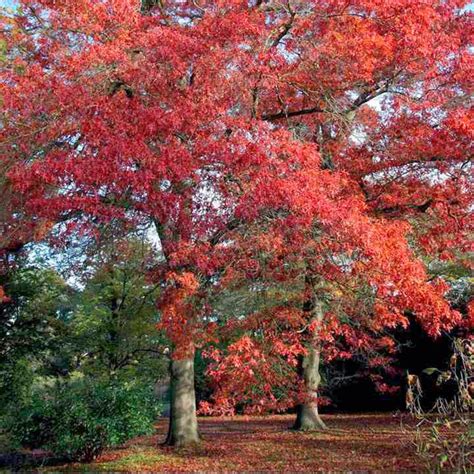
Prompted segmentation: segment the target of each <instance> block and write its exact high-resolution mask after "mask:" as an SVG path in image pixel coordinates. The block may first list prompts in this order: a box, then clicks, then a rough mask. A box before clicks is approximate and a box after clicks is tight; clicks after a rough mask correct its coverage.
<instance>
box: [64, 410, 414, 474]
mask: <svg viewBox="0 0 474 474" xmlns="http://www.w3.org/2000/svg"><path fill="white" fill-rule="evenodd" d="M324 420H325V421H326V422H327V425H328V426H329V427H330V430H329V431H327V432H324V433H296V432H293V431H291V430H288V427H289V426H291V421H292V417H291V416H286V415H285V416H271V417H258V418H255V417H252V418H247V417H237V418H233V419H226V418H201V419H200V420H199V421H200V427H201V433H202V436H203V443H202V445H201V446H199V447H197V448H193V449H183V450H175V449H172V448H167V447H163V446H159V443H160V442H161V441H163V440H164V438H165V435H166V420H163V421H161V422H160V423H158V425H157V433H158V435H157V436H152V437H143V438H138V439H135V440H133V441H132V442H130V443H128V444H127V445H126V446H125V447H123V448H121V449H116V450H111V451H108V452H107V453H105V454H103V455H102V456H101V457H100V458H99V459H97V461H96V462H95V463H93V464H89V465H78V464H75V465H69V466H63V467H62V468H61V470H63V471H64V470H69V469H73V470H86V471H98V470H105V471H155V472H156V471H161V472H163V471H181V472H193V471H247V472H248V471H300V472H302V471H306V472H314V471H328V470H330V471H384V472H400V471H404V472H406V471H422V470H423V468H422V466H421V465H420V463H419V461H418V460H417V459H416V456H415V453H414V450H413V447H412V446H411V444H410V434H409V433H408V432H407V431H406V429H405V430H402V429H401V427H400V418H399V417H398V416H394V415H391V414H351V415H327V416H325V417H324Z"/></svg>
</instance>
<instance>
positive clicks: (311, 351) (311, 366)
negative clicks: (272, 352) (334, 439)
mask: <svg viewBox="0 0 474 474" xmlns="http://www.w3.org/2000/svg"><path fill="white" fill-rule="evenodd" d="M311 294H312V296H311V297H310V298H309V299H308V301H307V302H306V303H305V305H304V310H305V311H308V312H310V313H311V317H310V322H312V323H313V322H316V323H317V327H316V330H315V332H314V334H313V337H312V340H311V341H310V343H309V347H308V348H307V351H308V352H307V354H306V356H304V357H301V359H300V361H299V366H298V375H299V377H300V380H301V381H302V382H303V385H304V392H305V393H304V394H303V397H304V401H303V402H302V403H300V404H299V405H298V406H297V407H296V421H295V424H294V426H293V428H294V429H295V430H301V431H311V430H323V429H326V425H325V424H324V423H323V420H321V417H320V416H319V412H318V399H317V397H318V389H319V383H320V382H321V375H320V374H319V364H320V359H321V345H320V341H319V336H318V328H319V325H320V324H321V322H322V320H323V316H324V312H323V307H322V303H321V302H320V301H318V299H317V297H316V295H315V294H314V292H313V290H312V289H311Z"/></svg>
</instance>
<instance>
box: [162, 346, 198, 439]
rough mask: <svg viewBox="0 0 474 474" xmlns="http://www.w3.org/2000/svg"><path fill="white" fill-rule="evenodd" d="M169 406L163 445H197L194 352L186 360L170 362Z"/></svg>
mask: <svg viewBox="0 0 474 474" xmlns="http://www.w3.org/2000/svg"><path fill="white" fill-rule="evenodd" d="M170 392H171V406H170V422H169V429H168V436H167V438H166V441H165V444H167V445H170V446H188V445H190V444H196V443H199V431H198V424H197V416H196V393H195V390H194V351H193V353H192V356H190V357H188V358H186V359H179V360H172V361H171V383H170Z"/></svg>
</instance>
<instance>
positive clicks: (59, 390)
mask: <svg viewBox="0 0 474 474" xmlns="http://www.w3.org/2000/svg"><path fill="white" fill-rule="evenodd" d="M159 411H160V407H159V404H158V401H157V400H156V398H155V396H154V394H153V388H152V387H151V386H144V385H140V384H135V383H119V382H118V381H114V382H97V381H93V380H91V379H77V380H72V381H67V382H65V381H61V382H57V383H56V384H55V385H54V386H53V387H50V388H43V389H42V390H40V391H37V392H36V393H34V394H33V395H32V397H31V400H29V401H28V402H27V403H26V404H24V405H22V406H19V407H18V408H17V410H15V412H14V413H12V416H11V417H10V420H9V422H8V431H9V434H10V436H11V437H12V439H13V440H15V441H16V442H17V443H18V444H19V445H21V446H23V447H26V448H42V449H47V450H50V451H52V452H53V453H54V454H56V455H59V456H64V457H65V458H66V459H68V460H79V461H89V460H91V459H94V458H95V457H96V456H97V455H99V454H100V453H101V452H102V451H103V450H104V449H106V448H109V447H113V446H118V445H120V444H122V443H124V442H125V441H127V440H129V439H131V438H133V437H135V436H139V435H144V434H151V433H153V424H154V422H155V420H156V417H157V416H158V414H159Z"/></svg>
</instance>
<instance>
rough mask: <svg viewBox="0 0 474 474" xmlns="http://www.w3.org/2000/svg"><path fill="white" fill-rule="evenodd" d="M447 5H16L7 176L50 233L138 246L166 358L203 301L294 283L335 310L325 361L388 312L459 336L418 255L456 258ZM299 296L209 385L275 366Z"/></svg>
mask: <svg viewBox="0 0 474 474" xmlns="http://www.w3.org/2000/svg"><path fill="white" fill-rule="evenodd" d="M467 3H468V2H466V1H460V0H446V1H442V2H441V1H439V2H437V1H435V2H426V1H424V0H415V1H413V0H397V1H390V2H387V1H379V0H349V1H348V0H330V1H325V2H319V1H318V2H307V1H304V2H303V1H299V0H294V1H289V2H286V3H285V2H284V3H281V2H273V1H265V2H261V1H257V2H248V1H242V0H240V1H237V0H236V1H226V2H223V1H201V2H199V3H197V2H194V1H192V2H191V1H190V2H188V1H169V2H159V4H157V6H156V8H153V9H151V10H150V11H148V12H147V14H143V12H142V11H141V10H140V8H139V4H138V2H137V1H135V0H104V1H101V2H97V1H95V0H78V1H75V2H70V1H52V0H22V1H21V2H20V4H21V6H22V8H21V9H20V10H19V11H18V12H17V13H16V14H15V15H9V14H7V15H4V16H3V17H2V26H1V37H2V40H3V41H4V42H5V45H6V47H5V49H6V55H7V58H8V60H7V61H5V63H6V64H5V67H3V68H2V71H1V73H0V95H1V97H2V101H3V107H4V111H3V113H2V126H1V128H0V141H1V144H2V160H5V161H8V163H9V164H10V165H9V169H8V178H9V179H10V180H11V182H12V183H14V186H15V189H16V191H17V192H18V193H19V195H21V196H24V200H25V209H26V211H27V212H28V214H29V215H31V216H34V218H35V219H45V220H46V221H47V222H57V221H66V222H67V225H65V226H62V228H61V229H64V230H65V231H66V232H71V231H75V232H79V231H80V232H81V233H83V234H89V235H92V236H95V235H98V233H99V232H100V230H101V227H102V226H103V225H104V224H107V223H110V222H114V221H117V220H121V221H127V222H128V223H129V224H131V225H132V226H133V227H135V228H142V227H146V226H151V225H153V226H154V227H155V229H156V231H157V233H158V236H159V239H160V241H161V245H162V250H163V254H164V259H163V261H161V262H159V263H158V265H157V267H159V268H158V269H157V273H156V274H157V277H158V276H159V277H160V278H163V279H164V280H165V282H166V288H165V290H164V292H163V297H162V301H161V302H160V306H161V309H162V314H163V323H162V324H163V326H164V327H165V328H166V330H167V332H168V335H169V337H170V339H171V340H172V342H173V343H174V345H175V347H176V352H175V357H184V356H186V355H188V354H189V353H192V351H193V348H194V346H195V345H196V344H198V343H204V342H206V341H209V340H211V339H212V338H213V337H214V336H215V325H214V324H212V321H211V324H209V322H210V319H209V318H208V316H209V313H210V312H211V309H212V308H210V307H209V305H208V304H207V298H208V296H209V293H211V292H213V291H215V290H220V289H221V288H223V287H225V286H231V285H235V284H236V283H235V282H236V281H237V282H238V281H239V279H250V280H252V279H253V280H258V279H261V278H265V279H267V280H271V281H280V282H282V283H285V282H294V281H296V280H297V279H298V278H300V277H301V273H302V270H301V268H302V265H305V266H306V268H308V269H309V270H308V272H309V273H311V274H312V275H317V276H318V278H319V279H321V280H323V281H324V282H325V284H326V290H325V292H326V293H327V292H328V291H329V293H331V294H332V295H333V297H332V302H331V304H332V305H333V306H334V307H335V308H336V309H337V311H336V310H334V311H332V312H329V313H328V314H327V317H326V318H325V321H324V324H323V327H321V328H318V331H319V330H320V337H321V340H322V342H323V345H324V347H325V351H326V357H328V358H331V357H335V356H342V357H344V356H350V354H351V353H352V352H353V351H354V350H367V349H370V348H372V347H373V346H374V345H377V344H383V343H382V342H381V340H380V339H379V338H378V333H379V332H380V331H381V330H383V329H384V328H387V327H388V328H391V327H396V326H398V325H404V324H406V317H405V315H404V312H405V311H406V310H410V311H412V312H413V313H414V314H415V315H416V317H417V318H418V319H419V320H420V321H421V322H422V323H423V325H424V327H425V328H426V329H427V331H429V332H430V333H431V334H433V335H436V334H437V333H439V331H440V330H442V329H443V328H449V327H452V326H453V325H454V324H456V323H458V322H459V320H460V316H459V314H458V313H456V312H454V311H452V310H451V309H450V308H449V305H448V304H447V302H446V301H445V300H444V293H445V291H446V287H445V285H443V283H442V282H437V281H436V282H431V283H429V282H427V275H426V271H425V268H424V265H423V263H422V261H421V259H420V258H419V253H420V252H421V251H422V250H423V251H424V252H426V253H428V254H429V255H430V256H431V257H436V256H439V257H440V258H445V259H449V258H453V257H454V256H456V255H457V254H456V252H460V251H462V252H465V251H467V250H469V249H471V250H472V242H470V241H469V236H470V235H472V195H473V194H472V165H471V163H470V161H469V160H470V158H471V156H472V143H473V142H474V141H473V139H472V138H473V137H472V110H471V105H470V102H469V100H468V97H469V91H470V87H472V86H471V84H470V77H471V76H472V64H473V62H472V51H471V50H470V49H469V47H470V45H471V44H472V16H471V15H470V14H469V13H462V12H461V10H462V8H463V6H465V5H466V4H467ZM237 25H238V27H237ZM413 222H416V231H414V230H413V228H412V225H411V224H412V223H413ZM410 241H411V242H412V243H413V245H412V247H413V248H415V249H416V251H415V250H414V249H413V248H412V247H411V246H410V245H409V242H410ZM417 252H418V254H417ZM262 254H265V255H266V256H265V259H264V260H263V259H262V258H261V257H262ZM237 284H238V283H237ZM362 286H366V287H369V288H371V289H372V294H373V297H374V302H373V305H371V309H370V311H366V310H364V308H363V306H364V305H363V304H362V303H363V302H361V301H359V300H358V298H357V296H356V294H357V289H358V288H361V287H362ZM327 288H329V290H328V289H327ZM338 294H339V295H340V297H339V298H337V297H334V295H336V296H337V295H338ZM305 296H306V295H305V291H304V290H303V291H301V292H300V296H299V297H297V298H296V300H295V302H294V304H291V305H289V306H290V309H288V308H287V309H284V310H283V309H282V308H278V307H277V308H276V309H275V310H274V311H270V312H269V311H266V312H263V313H258V314H255V315H248V317H247V318H245V321H244V322H243V323H242V324H243V325H244V326H245V325H253V326H252V327H251V328H250V329H249V330H253V331H254V330H256V328H259V327H261V328H265V331H266V338H265V339H264V340H263V342H260V343H258V345H257V342H255V341H252V340H250V339H248V338H247V336H244V337H243V338H240V339H239V340H238V341H237V342H235V343H234V344H233V345H231V346H230V348H229V354H228V356H227V357H228V358H229V359H228V360H227V362H223V361H222V359H216V360H219V362H220V367H221V370H224V371H225V370H226V367H227V366H230V365H233V366H234V367H235V364H237V361H239V360H240V361H241V362H239V364H241V367H239V368H240V370H239V373H240V374H241V375H242V376H243V377H245V380H244V382H245V386H249V385H252V384H255V380H256V378H258V373H265V377H267V376H268V373H269V372H270V373H271V371H272V369H273V365H272V364H271V363H270V362H271V361H272V360H275V358H276V359H282V358H283V359H285V360H286V361H287V362H289V363H290V364H291V363H293V362H292V361H293V360H294V357H295V354H297V353H298V352H300V353H301V341H300V338H298V337H297V336H296V334H298V332H297V331H298V330H300V329H301V328H302V327H305V326H306V325H307V324H308V321H306V320H305V317H304V315H303V314H301V310H300V309H301V303H302V302H303V301H304V300H305ZM340 314H344V315H345V319H342V320H341V319H340V317H339V316H340ZM244 329H245V327H244ZM312 329H315V328H312ZM341 340H342V341H343V342H342V343H341ZM387 346H388V348H389V349H390V344H389V343H388V344H387ZM264 355H265V356H264ZM216 357H217V355H216ZM219 357H220V356H219ZM267 357H269V359H268V358H267ZM272 358H273V359H272ZM230 362H232V364H230ZM379 362H380V361H379ZM373 363H375V362H373ZM226 364H227V365H226ZM242 367H244V368H245V370H242ZM227 375H229V374H227ZM230 375H232V374H230ZM280 375H281V374H280ZM274 383H280V379H279V378H278V377H277V374H276V373H274V374H273V375H272V378H271V384H274ZM264 392H265V387H264ZM266 393H267V395H268V396H269V397H270V395H271V394H270V393H269V391H268V390H267V391H266ZM224 395H225V394H224ZM224 398H225V396H224ZM264 398H265V397H263V398H262V400H263V399H264ZM223 403H224V401H223ZM272 403H275V404H276V405H278V403H277V401H272Z"/></svg>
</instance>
